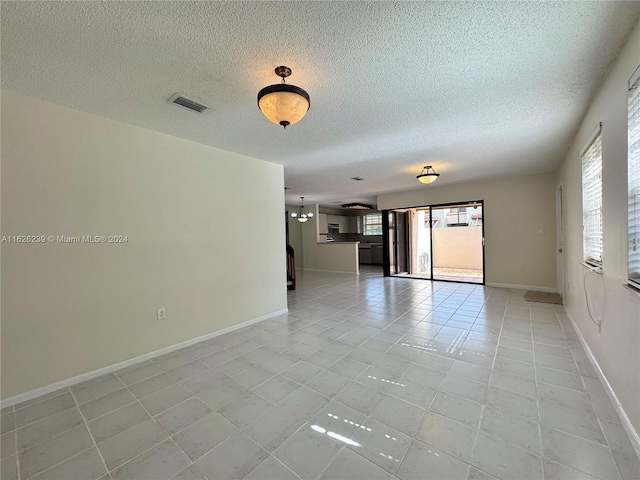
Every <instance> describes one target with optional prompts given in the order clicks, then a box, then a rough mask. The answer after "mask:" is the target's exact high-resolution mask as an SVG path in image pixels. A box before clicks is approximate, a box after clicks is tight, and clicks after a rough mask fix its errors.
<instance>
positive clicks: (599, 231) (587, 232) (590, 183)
mask: <svg viewBox="0 0 640 480" xmlns="http://www.w3.org/2000/svg"><path fill="white" fill-rule="evenodd" d="M581 163H582V260H583V262H584V263H585V264H586V265H587V266H589V267H591V268H595V269H602V266H603V258H602V256H603V252H604V238H603V236H604V229H603V226H602V123H599V124H598V126H597V128H596V129H595V131H594V132H593V133H592V134H591V136H590V137H589V140H588V142H587V144H586V147H585V148H583V150H582V154H581Z"/></svg>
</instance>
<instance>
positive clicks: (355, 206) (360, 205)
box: [342, 203, 373, 210]
mask: <svg viewBox="0 0 640 480" xmlns="http://www.w3.org/2000/svg"><path fill="white" fill-rule="evenodd" d="M342 208H344V209H347V210H373V205H367V204H366V203H345V204H344V205H342Z"/></svg>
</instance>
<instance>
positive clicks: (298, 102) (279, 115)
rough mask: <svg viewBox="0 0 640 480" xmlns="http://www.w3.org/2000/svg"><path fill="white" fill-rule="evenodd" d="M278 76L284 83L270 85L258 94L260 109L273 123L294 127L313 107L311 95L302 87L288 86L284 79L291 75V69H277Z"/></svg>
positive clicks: (281, 67) (282, 67)
mask: <svg viewBox="0 0 640 480" xmlns="http://www.w3.org/2000/svg"><path fill="white" fill-rule="evenodd" d="M275 72H276V75H278V76H279V77H282V83H276V84H275V85H269V86H268V87H264V88H263V89H262V90H260V91H259V92H258V108H260V110H261V111H262V113H263V114H264V116H265V117H267V118H268V119H269V120H271V121H272V122H273V123H277V124H278V125H282V126H283V127H284V128H287V125H293V124H294V123H298V122H299V121H300V120H302V117H304V116H305V114H306V113H307V110H309V107H310V106H311V101H310V100H309V94H308V93H307V92H305V91H304V90H303V89H301V88H300V87H296V86H295V85H288V84H286V83H285V81H284V79H285V78H287V77H288V76H289V75H291V69H290V68H289V67H284V66H280V67H276V69H275Z"/></svg>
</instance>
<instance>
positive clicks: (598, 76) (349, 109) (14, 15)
mask: <svg viewBox="0 0 640 480" xmlns="http://www.w3.org/2000/svg"><path fill="white" fill-rule="evenodd" d="M1 9H2V10H1V16H2V87H3V88H6V89H8V90H12V91H16V92H20V93H23V94H26V95H30V96H34V97H37V98H41V99H44V100H48V101H51V102H53V103H57V104H61V105H66V106H69V107H72V108H76V109H78V110H83V111H86V112H90V113H94V114H97V115H101V116H104V117H108V118H112V119H116V120H120V121H123V122H127V123H130V124H133V125H139V126H142V127H146V128H149V129H152V130H156V131H160V132H163V133H167V134H170V135H174V136H177V137H182V138H186V139H189V140H193V141H196V142H199V143H204V144H208V145H212V146H215V147H218V148H222V149H225V150H230V151H233V152H238V153H242V154H245V155H250V156H252V157H256V158H260V159H263V160H267V161H270V162H274V163H278V164H281V165H284V167H285V184H286V185H287V186H288V187H290V189H289V190H287V195H286V197H287V201H288V202H289V203H297V201H299V200H298V199H299V197H300V196H301V195H304V196H305V202H306V203H308V204H310V203H321V204H323V205H327V206H330V205H332V204H333V202H341V203H342V202H344V203H347V202H352V201H366V202H368V203H375V195H376V194H378V193H383V192H389V191H398V190H408V189H413V188H420V184H419V183H418V182H417V181H416V179H415V176H416V175H417V174H418V173H419V172H420V170H421V169H422V166H423V165H433V166H434V167H435V169H436V171H438V172H439V173H441V174H442V175H441V177H440V179H439V180H438V184H445V183H458V182H465V181H470V180H474V179H482V178H489V177H496V176H511V175H520V174H532V173H540V172H551V171H554V170H555V169H556V168H557V166H558V164H559V162H560V161H561V158H562V156H563V154H564V153H565V152H566V150H567V148H568V146H569V142H570V140H571V138H572V135H573V134H574V132H575V130H576V128H577V125H578V122H579V120H580V119H581V117H582V115H583V114H584V113H585V110H586V108H587V105H588V103H589V101H590V99H591V97H592V96H593V95H594V93H595V91H596V89H597V88H598V86H599V84H600V83H601V82H602V80H603V78H604V75H605V73H606V71H607V69H608V68H609V66H610V65H611V63H612V62H613V60H614V58H615V55H616V54H617V52H618V50H619V49H620V47H621V46H622V44H623V42H624V40H625V38H626V37H627V35H628V34H629V32H630V30H631V28H632V27H633V25H634V23H635V22H637V21H638V18H639V15H640V2H586V1H581V2H574V1H571V2H562V1H551V2H541V1H536V2H400V3H396V2H303V1H294V2H257V1H254V2H228V3H227V2H225V3H222V2H84V1H83V2H66V1H65V2H6V1H3V2H2V4H1ZM278 65H287V66H289V67H291V68H292V69H293V74H292V76H291V77H289V79H288V83H291V84H294V85H298V86H300V87H302V88H304V89H306V90H307V91H308V92H309V94H310V96H311V109H310V110H309V112H308V114H307V116H306V117H305V118H304V119H303V120H302V121H301V122H300V123H298V124H296V125H293V126H291V127H289V128H288V129H287V130H286V131H284V130H283V129H282V128H281V127H279V126H277V125H274V124H272V123H270V122H269V121H268V120H267V119H266V118H264V116H263V115H262V114H261V113H260V111H259V110H258V108H257V105H256V94H257V92H258V90H260V89H261V88H262V87H264V86H266V85H269V84H272V83H278V81H279V78H278V77H276V76H275V74H274V73H273V69H274V67H276V66H278ZM176 92H180V93H182V94H184V95H187V96H189V97H191V98H194V99H196V100H198V101H200V102H203V103H205V104H207V105H209V106H211V109H210V110H209V111H207V112H206V113H204V114H201V115H198V114H196V113H193V112H191V111H189V110H186V109H184V108H182V107H179V106H176V105H172V104H170V103H168V102H167V100H168V99H169V98H170V97H171V96H172V95H173V94H174V93H176ZM354 176H361V177H364V178H365V179H366V180H365V181H362V182H354V181H352V180H350V177H354ZM422 188H429V187H422Z"/></svg>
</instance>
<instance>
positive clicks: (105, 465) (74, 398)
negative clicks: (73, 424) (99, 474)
mask: <svg viewBox="0 0 640 480" xmlns="http://www.w3.org/2000/svg"><path fill="white" fill-rule="evenodd" d="M121 381H122V380H121ZM71 398H73V401H74V402H75V404H76V408H77V409H78V412H80V417H81V418H82V421H83V424H84V428H85V429H86V430H87V432H88V433H89V437H90V438H91V443H92V445H93V448H95V449H96V452H98V456H99V457H100V461H101V462H102V466H103V467H104V469H105V471H106V472H107V473H108V472H109V467H107V462H106V461H105V459H104V457H103V456H102V452H101V451H100V449H99V448H98V444H97V442H96V439H95V437H94V436H93V432H92V431H91V430H90V429H89V423H88V422H87V419H86V418H85V416H84V414H83V413H82V410H80V406H79V404H78V399H77V398H76V396H75V394H74V393H73V391H72V392H71ZM65 461H66V460H65Z"/></svg>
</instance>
